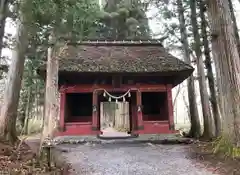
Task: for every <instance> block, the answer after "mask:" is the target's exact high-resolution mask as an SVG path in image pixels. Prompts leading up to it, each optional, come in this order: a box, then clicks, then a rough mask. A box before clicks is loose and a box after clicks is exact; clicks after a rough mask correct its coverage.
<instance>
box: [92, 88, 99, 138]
mask: <svg viewBox="0 0 240 175" xmlns="http://www.w3.org/2000/svg"><path fill="white" fill-rule="evenodd" d="M97 95H98V93H97V91H93V100H92V103H93V106H92V131H93V132H95V133H98V131H99V127H98V108H99V106H98V100H97Z"/></svg>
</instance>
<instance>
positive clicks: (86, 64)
mask: <svg viewBox="0 0 240 175" xmlns="http://www.w3.org/2000/svg"><path fill="white" fill-rule="evenodd" d="M45 69H46V67H45ZM59 71H60V72H82V73H98V72H99V73H164V74H166V73H168V72H172V73H173V72H175V73H177V72H178V73H180V72H185V73H184V77H182V78H181V79H186V78H187V77H188V76H189V75H191V73H192V72H193V68H192V67H191V66H190V65H188V64H186V63H185V62H183V61H181V60H179V59H177V58H176V57H174V56H172V55H171V54H169V53H168V52H167V51H166V50H165V49H164V47H163V46H162V45H161V43H160V42H159V41H158V40H148V41H84V42H81V43H78V44H69V45H67V47H66V49H64V51H63V53H62V54H61V57H60V59H59Z"/></svg>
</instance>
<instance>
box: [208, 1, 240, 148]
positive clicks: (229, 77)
mask: <svg viewBox="0 0 240 175" xmlns="http://www.w3.org/2000/svg"><path fill="white" fill-rule="evenodd" d="M208 11H209V19H210V25H211V34H212V45H213V55H214V61H215V63H216V72H217V79H218V80H217V83H218V88H219V99H220V108H221V112H222V118H223V136H224V138H226V139H228V141H230V142H231V143H232V144H234V145H236V146H239V145H240V142H239V140H240V133H239V132H240V127H239V123H240V121H239V119H240V104H239V101H240V76H239V75H240V59H239V54H238V49H237V44H236V40H235V38H234V36H235V35H234V28H233V25H232V19H231V14H230V9H229V4H228V1H225V0H208Z"/></svg>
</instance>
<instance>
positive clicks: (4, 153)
mask: <svg viewBox="0 0 240 175" xmlns="http://www.w3.org/2000/svg"><path fill="white" fill-rule="evenodd" d="M38 146H39V144H35V145H34V144H32V145H31V146H29V145H28V144H26V143H25V142H22V143H20V144H18V145H16V146H11V145H9V144H7V143H6V142H2V141H1V142H0V174H6V175H8V174H11V175H25V174H29V175H30V174H36V175H38V174H45V175H47V174H60V173H61V169H59V168H57V167H52V169H51V171H49V169H48V166H47V163H46V162H45V161H44V160H42V161H38V159H37V157H36V153H35V152H34V151H33V149H35V150H37V149H38V148H37V147H38ZM32 147H35V148H33V149H32Z"/></svg>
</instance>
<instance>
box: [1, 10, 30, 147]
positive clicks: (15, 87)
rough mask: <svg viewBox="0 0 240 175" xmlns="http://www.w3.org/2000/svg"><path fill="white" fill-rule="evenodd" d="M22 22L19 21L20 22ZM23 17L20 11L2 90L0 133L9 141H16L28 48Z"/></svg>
mask: <svg viewBox="0 0 240 175" xmlns="http://www.w3.org/2000/svg"><path fill="white" fill-rule="evenodd" d="M20 21H21V22H23V23H21V22H20ZM24 21H25V18H24V16H23V14H22V13H21V12H20V20H19V21H18V29H17V35H16V46H15V49H14V51H13V52H12V63H11V65H10V70H9V72H8V81H7V83H6V88H5V92H4V104H3V107H2V110H1V116H0V132H1V133H0V134H1V136H3V139H6V140H8V141H9V142H10V143H14V142H15V141H17V136H16V118H17V109H18V102H19V95H20V89H21V81H22V76H23V70H24V61H25V53H26V49H27V48H28V36H27V30H26V28H27V27H26V24H25V23H24Z"/></svg>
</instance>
